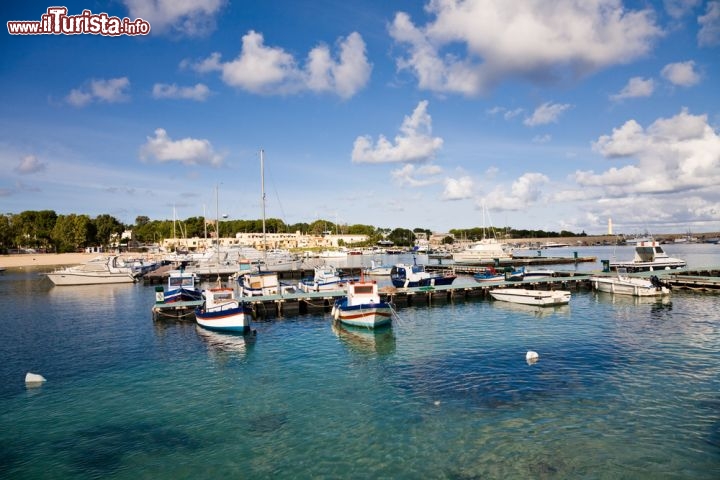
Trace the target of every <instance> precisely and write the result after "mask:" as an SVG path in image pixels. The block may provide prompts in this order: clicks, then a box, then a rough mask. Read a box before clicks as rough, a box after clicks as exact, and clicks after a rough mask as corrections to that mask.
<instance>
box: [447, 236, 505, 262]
mask: <svg viewBox="0 0 720 480" xmlns="http://www.w3.org/2000/svg"><path fill="white" fill-rule="evenodd" d="M503 247H504V245H503V244H502V243H500V242H498V241H497V239H495V238H483V239H482V240H480V241H479V242H475V243H473V244H472V245H470V246H469V247H468V248H466V249H465V250H462V251H460V252H456V253H454V254H453V260H454V261H455V263H488V262H496V261H503V260H512V254H510V253H508V252H507V251H506V250H505V249H504V248H503Z"/></svg>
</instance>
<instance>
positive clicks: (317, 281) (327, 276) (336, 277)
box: [298, 265, 346, 292]
mask: <svg viewBox="0 0 720 480" xmlns="http://www.w3.org/2000/svg"><path fill="white" fill-rule="evenodd" d="M314 272H315V274H314V276H313V278H305V279H303V280H300V283H298V288H299V289H300V290H302V291H303V292H326V291H332V290H341V289H342V288H343V287H344V286H345V283H346V280H344V279H343V278H341V277H340V272H339V271H338V269H337V268H335V267H334V266H332V265H318V266H317V267H315V268H314Z"/></svg>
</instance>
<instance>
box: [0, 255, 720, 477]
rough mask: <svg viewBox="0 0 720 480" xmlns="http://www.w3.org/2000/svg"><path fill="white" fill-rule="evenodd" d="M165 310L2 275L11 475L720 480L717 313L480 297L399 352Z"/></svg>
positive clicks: (689, 307)
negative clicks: (162, 318) (179, 317)
mask: <svg viewBox="0 0 720 480" xmlns="http://www.w3.org/2000/svg"><path fill="white" fill-rule="evenodd" d="M714 264H715V265H717V264H720V262H718V261H716V262H715V263H714ZM153 301H154V291H153V287H145V286H142V285H116V286H105V287H64V288H61V287H53V286H52V284H51V283H50V282H49V281H48V280H47V279H45V278H43V277H41V276H39V275H37V272H26V271H9V272H6V273H5V274H4V275H3V276H0V307H2V311H3V312H4V313H3V315H2V317H1V318H2V319H1V320H0V322H1V323H2V328H1V329H0V351H2V358H3V361H2V364H1V365H0V380H1V382H0V477H2V478H13V479H15V478H17V479H24V478H103V479H105V478H113V479H115V478H118V479H120V478H128V479H137V478H153V479H162V478H173V479H177V478H219V477H230V478H393V479H395V478H448V479H465V478H521V477H522V478H613V479H615V478H653V479H657V478H698V479H703V478H707V479H716V478H720V363H719V360H720V295H717V294H715V295H713V294H699V293H686V292H681V291H676V292H673V294H672V296H671V298H670V299H668V300H665V301H654V300H642V301H639V300H637V299H632V298H624V297H619V296H612V295H608V294H596V293H592V292H588V291H581V292H577V293H574V295H573V298H572V300H571V302H570V305H568V306H564V307H556V308H549V309H538V308H531V307H526V308H520V307H518V306H513V305H507V304H503V303H501V302H492V301H488V300H464V301H459V302H457V303H454V304H453V303H451V304H448V305H442V306H433V307H410V308H403V309H400V310H399V311H398V313H399V316H400V318H399V319H398V320H396V321H395V322H394V323H393V325H392V327H391V328H389V329H385V330H382V331H379V332H377V333H370V332H367V331H363V330H355V329H346V328H342V327H337V326H334V325H333V324H332V321H331V316H330V314H329V313H328V314H325V315H305V316H298V317H292V318H281V319H274V320H270V321H264V322H255V324H254V328H255V329H256V330H257V335H256V336H255V337H254V338H252V337H242V336H227V335H222V334H210V333H208V332H205V331H203V330H201V329H198V328H196V327H195V325H194V324H192V323H189V322H187V323H185V322H153V321H152V318H151V315H150V307H151V306H152V303H153ZM528 350H535V351H537V352H538V353H539V354H540V359H539V361H538V362H537V363H535V364H533V365H528V364H527V363H526V361H525V353H526V352H527V351H528ZM27 371H32V372H36V373H40V374H42V375H43V376H45V377H46V378H47V379H48V381H47V382H46V383H45V384H44V385H43V386H41V387H39V388H29V389H28V388H26V387H25V385H24V376H25V373H26V372H27Z"/></svg>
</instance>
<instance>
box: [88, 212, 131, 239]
mask: <svg viewBox="0 0 720 480" xmlns="http://www.w3.org/2000/svg"><path fill="white" fill-rule="evenodd" d="M93 224H94V226H95V240H96V241H97V243H98V244H99V245H102V246H104V247H107V246H109V245H110V239H111V238H113V237H117V238H120V235H122V233H123V231H124V230H125V226H124V225H123V224H122V223H120V221H119V220H118V219H116V218H115V217H113V216H111V215H108V214H103V215H98V216H97V217H95V220H93Z"/></svg>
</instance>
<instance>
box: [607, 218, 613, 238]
mask: <svg viewBox="0 0 720 480" xmlns="http://www.w3.org/2000/svg"><path fill="white" fill-rule="evenodd" d="M612 234H613V232H612V218H608V235H612Z"/></svg>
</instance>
